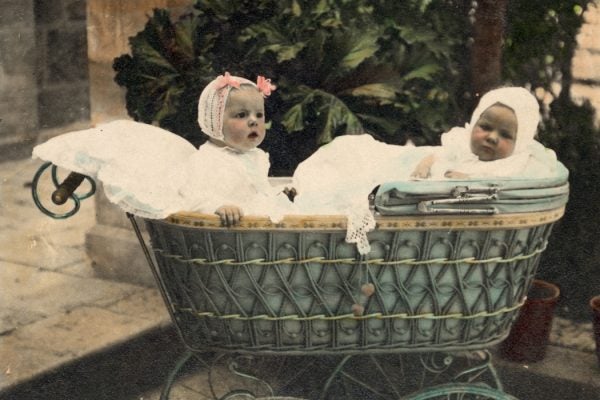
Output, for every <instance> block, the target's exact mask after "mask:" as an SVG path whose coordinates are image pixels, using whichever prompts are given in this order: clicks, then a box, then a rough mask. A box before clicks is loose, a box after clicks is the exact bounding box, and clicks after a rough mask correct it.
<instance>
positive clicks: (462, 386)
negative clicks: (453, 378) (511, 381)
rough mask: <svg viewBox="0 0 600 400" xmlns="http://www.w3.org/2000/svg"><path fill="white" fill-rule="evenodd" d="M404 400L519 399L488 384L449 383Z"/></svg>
mask: <svg viewBox="0 0 600 400" xmlns="http://www.w3.org/2000/svg"><path fill="white" fill-rule="evenodd" d="M403 400H518V399H517V398H516V397H514V396H511V395H509V394H507V393H504V392H502V391H500V390H498V389H492V388H490V387H489V386H486V385H478V384H468V383H449V384H445V385H438V386H432V387H430V388H427V389H424V390H422V391H420V392H419V393H416V394H413V395H410V396H408V397H406V398H403Z"/></svg>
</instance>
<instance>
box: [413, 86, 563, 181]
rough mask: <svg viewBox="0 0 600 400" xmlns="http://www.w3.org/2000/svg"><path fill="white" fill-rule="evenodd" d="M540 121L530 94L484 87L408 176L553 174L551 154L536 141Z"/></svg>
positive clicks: (554, 165) (535, 102)
mask: <svg viewBox="0 0 600 400" xmlns="http://www.w3.org/2000/svg"><path fill="white" fill-rule="evenodd" d="M539 121H540V112H539V105H538V102H537V100H536V99H535V97H534V96H533V95H532V94H531V93H530V92H529V91H527V90H526V89H524V88H521V87H503V88H499V89H494V90H491V91H489V92H487V93H486V94H485V95H484V96H483V97H482V98H481V100H480V102H479V104H478V106H477V108H476V109H475V111H474V112H473V115H472V117H471V121H470V123H469V124H466V125H465V127H464V128H459V127H456V128H453V129H451V130H450V131H449V132H447V133H444V134H443V135H442V138H441V139H442V146H441V147H438V148H436V147H432V148H431V152H430V154H429V155H428V156H426V157H425V158H423V159H422V160H421V162H420V163H419V164H418V165H417V167H416V168H415V170H414V171H413V173H412V174H411V177H413V178H433V179H443V178H450V179H467V178H484V177H508V176H513V177H516V176H520V177H527V178H542V177H546V176H551V175H552V174H553V173H555V171H556V170H555V167H556V156H555V154H554V152H553V151H551V150H548V149H546V148H545V147H544V146H542V145H541V144H540V143H539V142H537V141H536V140H535V135H536V133H537V126H538V124H539Z"/></svg>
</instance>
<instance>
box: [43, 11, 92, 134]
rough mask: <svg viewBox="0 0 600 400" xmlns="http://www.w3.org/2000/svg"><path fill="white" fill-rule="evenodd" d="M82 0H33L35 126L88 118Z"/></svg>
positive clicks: (54, 124) (59, 125)
mask: <svg viewBox="0 0 600 400" xmlns="http://www.w3.org/2000/svg"><path fill="white" fill-rule="evenodd" d="M85 10H86V1H85V0H52V1H47V0H35V2H34V12H35V27H36V42H37V45H38V46H37V47H38V51H37V55H38V58H37V64H38V74H37V77H38V115H39V128H40V129H47V128H56V127H61V126H64V125H68V124H71V123H73V122H77V121H87V120H89V114H90V100H89V98H90V94H89V81H88V62H87V40H86V13H85Z"/></svg>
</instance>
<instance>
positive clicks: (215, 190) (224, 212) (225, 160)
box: [180, 73, 291, 226]
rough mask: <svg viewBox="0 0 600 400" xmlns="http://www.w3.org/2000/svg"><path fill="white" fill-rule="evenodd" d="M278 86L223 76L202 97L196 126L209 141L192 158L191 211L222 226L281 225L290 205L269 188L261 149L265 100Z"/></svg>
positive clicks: (188, 190) (187, 195)
mask: <svg viewBox="0 0 600 400" xmlns="http://www.w3.org/2000/svg"><path fill="white" fill-rule="evenodd" d="M274 89H275V86H274V85H272V84H271V82H270V80H268V79H265V78H264V77H262V76H259V77H258V80H257V82H256V84H255V83H253V82H251V81H249V80H247V79H245V78H241V77H236V76H231V75H229V74H228V73H225V74H224V75H222V76H219V77H218V78H216V79H215V80H213V81H212V82H211V83H209V84H208V85H207V86H206V88H204V90H203V91H202V94H201V95H200V101H199V103H198V123H199V124H200V128H201V129H202V132H203V133H204V134H206V135H207V136H208V137H209V140H208V141H207V142H206V143H205V144H204V145H202V146H200V148H199V150H198V152H196V153H195V154H193V155H192V156H191V158H190V162H189V164H188V168H187V170H188V181H187V182H186V184H185V185H184V186H183V187H182V188H181V190H180V193H181V194H182V195H183V197H184V198H188V199H192V201H191V203H190V209H193V210H213V211H214V212H215V213H216V214H218V215H219V216H220V217H221V221H222V223H223V224H224V225H227V226H231V225H237V224H238V223H239V221H240V219H241V218H242V216H243V215H244V214H253V215H264V213H265V210H266V207H267V206H269V205H270V207H271V209H270V210H269V214H270V216H272V219H275V220H277V219H280V218H281V217H282V216H283V213H284V212H285V211H286V210H287V208H288V207H289V206H291V203H290V202H289V199H288V198H287V196H286V195H285V194H283V193H282V191H281V190H280V189H277V188H274V187H273V185H272V184H271V183H270V182H269V179H268V171H269V167H270V163H269V155H268V154H267V153H266V152H264V151H263V150H261V149H259V148H258V147H257V146H258V145H260V144H261V143H262V141H263V140H264V138H265V132H266V129H265V107H264V98H265V97H267V96H269V95H270V94H271V91H272V90H274Z"/></svg>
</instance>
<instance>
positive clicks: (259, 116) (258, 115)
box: [256, 112, 265, 118]
mask: <svg viewBox="0 0 600 400" xmlns="http://www.w3.org/2000/svg"><path fill="white" fill-rule="evenodd" d="M264 116H265V114H264V113H261V112H258V113H256V118H262V117H264Z"/></svg>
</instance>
